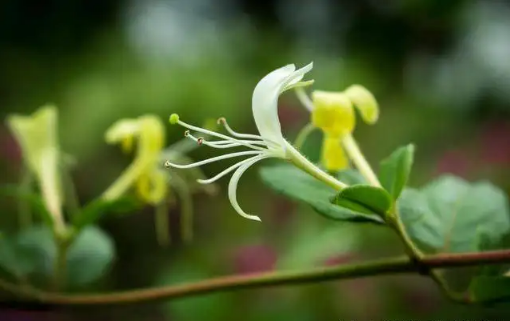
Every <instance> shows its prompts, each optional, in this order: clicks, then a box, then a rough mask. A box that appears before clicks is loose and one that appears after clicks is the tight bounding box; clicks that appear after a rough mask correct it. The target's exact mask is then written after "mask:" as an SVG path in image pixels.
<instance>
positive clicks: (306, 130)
mask: <svg viewBox="0 0 510 321" xmlns="http://www.w3.org/2000/svg"><path fill="white" fill-rule="evenodd" d="M315 129H316V127H315V126H314V125H313V124H312V123H308V124H306V125H305V127H303V128H302V129H301V130H300V131H299V133H298V135H297V137H296V140H295V141H294V147H296V148H297V149H298V150H300V149H301V147H303V144H304V143H305V141H306V139H307V138H308V136H309V135H310V134H311V133H312V132H313V131H314V130H315Z"/></svg>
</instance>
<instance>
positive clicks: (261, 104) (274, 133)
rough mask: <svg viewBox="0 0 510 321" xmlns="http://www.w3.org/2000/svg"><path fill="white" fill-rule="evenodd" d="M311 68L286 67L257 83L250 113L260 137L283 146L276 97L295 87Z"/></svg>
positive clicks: (309, 66) (311, 66)
mask: <svg viewBox="0 0 510 321" xmlns="http://www.w3.org/2000/svg"><path fill="white" fill-rule="evenodd" d="M312 68H313V63H310V64H308V65H307V66H305V67H303V68H301V69H298V70H296V67H295V66H294V65H293V64H292V65H287V66H284V67H282V68H279V69H276V70H274V71H272V72H271V73H269V74H268V75H267V76H265V77H264V78H262V80H260V81H259V83H258V84H257V86H255V90H254V91H253V97H252V111H253V118H254V119H255V124H256V125H257V129H258V131H259V133H260V135H261V136H262V137H263V138H264V139H267V140H272V141H275V142H278V143H280V144H281V145H283V140H284V139H283V136H282V130H281V126H280V120H279V119H278V97H279V96H280V94H281V93H282V92H283V91H285V90H286V89H287V87H290V86H292V85H295V84H296V83H298V82H299V81H301V79H303V76H304V75H305V73H307V72H308V71H310V70H311V69H312Z"/></svg>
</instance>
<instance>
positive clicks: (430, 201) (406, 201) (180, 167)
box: [0, 63, 510, 304]
mask: <svg viewBox="0 0 510 321" xmlns="http://www.w3.org/2000/svg"><path fill="white" fill-rule="evenodd" d="M312 67H313V65H312V64H311V63H310V64H308V65H306V66H304V67H302V68H300V69H296V67H295V65H293V64H289V65H286V66H283V67H281V68H278V69H276V70H274V71H272V72H270V73H269V74H267V75H266V76H264V77H263V78H262V79H261V80H260V81H259V82H258V83H257V84H256V86H255V89H254V91H253V94H252V99H251V112H252V115H253V120H254V122H255V125H256V127H257V131H258V133H241V132H237V131H234V130H233V129H232V128H231V127H230V125H229V124H228V123H227V121H226V119H225V118H219V119H218V122H217V124H218V125H221V126H222V127H223V128H224V130H225V133H220V132H218V131H217V130H216V129H215V128H212V127H214V126H210V125H205V126H204V127H199V126H194V125H191V124H188V123H186V122H184V121H183V120H182V119H181V118H180V117H179V116H178V115H177V114H171V115H170V118H169V121H170V123H171V124H174V125H180V126H182V127H184V128H185V129H186V131H185V136H186V137H185V138H184V139H181V140H179V141H178V142H177V143H175V144H172V145H170V146H168V147H166V148H165V135H164V126H163V124H162V122H161V121H160V120H159V118H157V117H156V116H153V115H145V116H141V117H139V118H135V119H121V120H119V121H118V122H116V123H115V124H113V125H112V126H111V128H110V129H109V130H108V131H107V132H106V135H105V138H106V141H107V142H108V143H110V144H114V143H115V144H117V143H119V144H121V146H122V148H123V150H124V151H126V152H131V151H133V150H135V148H134V145H135V144H136V154H135V157H134V160H133V162H132V163H131V165H130V166H129V167H128V168H127V169H126V170H125V171H124V172H123V173H122V174H121V175H120V176H119V177H118V178H117V179H116V180H115V181H114V182H113V183H112V184H111V186H110V187H109V188H108V189H107V190H106V191H105V192H104V193H103V194H102V195H101V196H100V197H99V198H97V199H95V200H93V201H91V202H89V203H88V204H86V205H85V206H78V210H77V211H75V212H76V213H74V214H72V215H71V213H68V212H69V211H67V210H65V208H64V207H63V206H62V204H63V196H62V195H64V193H63V192H62V191H63V190H69V189H70V188H71V186H70V185H69V184H66V183H65V182H64V180H61V179H60V175H59V174H58V173H59V171H58V165H57V164H58V162H59V159H60V158H61V157H62V152H61V151H60V148H59V147H58V141H57V138H56V137H57V135H56V132H57V130H56V128H57V127H56V122H57V121H56V119H57V115H56V109H55V108H54V107H45V108H42V109H41V110H40V111H37V112H36V113H34V115H32V116H31V117H25V116H12V117H10V118H9V120H8V123H9V126H10V128H11V130H12V132H13V133H14V135H15V137H16V139H17V140H18V142H19V144H20V146H21V149H22V152H23V159H24V162H25V164H26V167H27V168H28V169H29V172H30V173H32V174H33V176H34V177H35V178H36V181H37V182H38V186H39V190H40V195H41V197H40V199H41V201H40V202H38V201H39V199H38V198H37V196H38V195H36V197H35V199H36V201H37V202H36V203H37V204H39V205H40V203H42V204H43V211H42V212H43V213H46V214H43V215H42V216H43V218H44V219H43V222H44V224H43V226H42V227H43V229H42V231H41V228H40V226H38V227H37V228H36V229H35V230H34V229H32V230H30V229H24V230H23V229H22V231H21V233H20V234H19V235H14V236H10V235H6V236H4V235H3V234H2V238H1V239H0V268H3V269H4V270H7V272H9V273H10V274H12V275H14V276H15V277H18V281H19V282H25V281H26V279H27V278H26V276H27V275H29V276H30V273H33V272H34V270H35V269H37V268H39V269H42V270H44V269H47V264H45V262H47V261H48V260H43V261H44V262H43V263H44V264H42V265H41V262H42V261H41V260H34V262H32V263H30V262H31V261H30V260H28V261H25V260H18V259H17V256H16V255H15V254H13V253H17V252H16V251H21V252H23V251H25V250H26V248H24V247H26V246H27V244H28V245H29V246H30V247H34V248H37V249H40V251H39V252H38V253H46V255H47V256H48V257H49V258H50V260H51V261H53V262H54V268H53V269H50V272H51V273H53V274H54V275H55V279H56V280H59V279H65V280H67V281H68V282H69V281H70V280H79V281H80V282H81V283H80V282H79V283H80V284H88V283H90V282H92V281H93V280H95V279H97V278H98V276H99V275H101V274H102V273H104V271H105V269H106V267H107V266H108V265H109V264H110V263H111V261H112V259H113V255H114V254H113V253H114V252H113V246H112V241H111V240H110V239H109V238H108V236H107V235H106V234H104V233H103V232H101V231H100V230H99V229H98V228H97V227H94V223H95V222H96V221H97V220H98V219H99V218H101V217H102V216H103V215H106V214H108V213H110V212H115V211H119V208H118V207H119V206H120V205H119V204H120V203H121V202H122V200H123V199H124V197H126V196H129V195H130V194H131V191H134V193H133V194H135V195H136V196H137V200H138V203H137V204H138V205H140V204H139V203H141V204H142V205H150V206H154V207H155V208H156V209H161V208H164V207H163V205H162V204H168V202H171V201H172V200H173V193H172V192H173V191H175V192H176V194H179V196H180V199H181V207H182V208H183V212H187V213H190V211H191V210H190V209H191V199H190V196H191V194H192V193H193V192H194V191H196V190H197V189H199V186H202V187H204V188H206V191H212V190H211V189H207V187H211V186H215V185H213V183H215V182H216V181H218V180H219V179H221V178H222V177H224V176H226V175H228V174H232V177H231V178H230V182H229V184H228V191H227V194H228V198H229V200H230V203H231V205H232V207H233V209H234V210H235V211H236V212H237V213H238V214H240V215H241V216H242V217H245V218H247V219H250V220H255V221H261V219H260V217H259V216H258V215H255V214H248V213H247V212H246V211H244V210H243V209H242V208H241V206H240V205H239V203H238V201H237V193H236V192H237V186H238V184H239V181H240V178H241V176H242V175H243V173H244V172H245V171H246V170H248V169H249V168H250V167H252V166H253V165H255V163H257V162H259V161H261V160H264V159H269V158H273V159H276V160H278V161H280V163H279V164H277V165H271V166H264V167H262V168H261V169H260V176H261V178H262V180H263V181H264V183H266V184H267V185H268V186H269V187H271V188H273V189H274V190H275V191H276V192H278V193H280V194H281V195H283V196H285V197H289V198H292V199H294V200H297V201H299V202H301V203H304V204H307V205H309V206H310V207H311V208H312V209H313V210H314V211H315V212H317V213H318V214H320V215H322V216H324V217H325V218H327V219H329V222H330V224H331V225H332V226H334V224H360V223H364V224H373V225H376V226H378V227H380V228H388V229H391V230H392V231H393V232H395V233H396V235H397V236H398V237H399V238H400V239H401V240H402V242H403V244H404V246H405V250H406V256H405V257H398V258H392V259H384V260H379V261H374V262H368V263H362V264H347V265H340V266H336V267H330V268H324V267H320V268H318V269H312V270H306V271H302V272H295V273H294V272H293V273H290V274H289V273H280V272H274V273H273V274H270V273H264V274H251V275H248V276H243V277H240V276H234V277H233V278H229V277H223V278H218V279H213V280H205V281H201V282H198V283H195V284H190V285H189V286H186V285H178V286H176V287H172V286H170V287H168V288H163V289H161V288H158V289H152V290H145V291H133V292H128V293H111V294H104V295H97V294H96V295H89V296H87V295H83V296H81V295H64V294H55V293H47V292H43V291H40V290H37V289H34V288H33V287H32V286H33V285H28V286H27V285H26V284H24V286H23V287H22V288H20V287H19V286H16V285H14V284H11V283H8V282H5V281H3V280H1V279H0V288H3V289H5V290H8V291H10V292H12V293H14V294H17V295H20V296H23V297H25V298H29V299H30V298H31V299H37V300H39V301H43V302H48V303H53V304H106V303H129V302H142V301H146V300H152V299H161V298H165V297H166V298H171V297H179V296H187V295H193V294H195V295H196V294H199V293H207V292H213V291H219V290H226V289H236V288H243V287H253V286H262V285H277V284H278V285H281V284H295V283H305V282H316V281H325V280H331V279H343V278H353V277H361V276H368V275H377V274H387V273H408V272H412V273H419V274H421V275H425V276H428V277H430V278H431V279H432V280H434V281H435V282H436V283H437V285H438V286H439V287H440V288H441V289H442V290H443V291H444V293H445V294H446V295H447V296H448V297H449V298H451V299H452V300H454V301H457V302H461V303H489V302H499V301H504V300H509V299H510V278H509V277H508V275H509V272H508V271H509V266H508V265H507V264H508V263H510V244H509V243H508V240H509V239H510V237H508V236H509V235H510V214H509V211H508V200H507V197H506V195H505V194H504V193H503V192H502V191H501V190H500V189H499V188H498V187H496V186H494V185H493V184H491V183H489V182H486V181H481V182H474V183H470V182H468V181H466V180H464V179H461V178H458V177H455V176H452V175H446V176H442V177H439V178H436V179H434V180H433V181H432V182H430V183H428V184H426V185H425V186H423V187H421V188H416V187H411V186H409V182H408V181H409V178H410V176H411V169H412V164H413V161H414V153H415V147H414V145H413V144H408V145H405V146H401V147H398V148H397V149H396V150H395V151H394V152H392V153H391V154H390V156H388V157H387V158H385V159H383V160H382V161H381V162H380V163H379V166H378V168H377V171H376V170H374V169H373V168H372V166H371V165H370V164H369V162H368V161H367V160H366V158H365V157H364V155H363V153H362V149H361V148H360V147H359V145H358V143H357V142H356V141H355V139H354V137H353V132H354V129H355V127H356V117H357V116H356V114H357V113H358V114H359V115H360V117H361V119H362V120H363V122H361V123H362V124H363V123H365V124H368V125H374V124H375V123H376V122H377V121H378V119H379V116H380V115H379V114H380V111H381V112H382V111H384V103H382V104H379V103H378V102H377V100H376V99H375V96H374V95H373V94H372V93H371V92H370V91H369V90H368V89H366V88H365V87H363V86H361V85H352V86H349V87H347V89H345V90H343V91H338V92H326V91H323V90H320V89H319V90H314V91H312V93H311V95H310V96H308V95H307V94H306V92H305V90H304V88H305V87H310V86H312V85H313V80H303V79H304V78H305V75H306V74H307V73H309V72H310V71H311V70H312ZM289 90H294V91H295V92H296V93H297V95H298V98H299V101H300V102H301V103H302V104H303V105H304V107H305V108H307V109H308V110H309V111H310V122H309V124H307V125H304V128H303V130H302V131H301V132H300V134H299V135H298V137H297V139H296V140H295V143H294V144H292V143H290V140H289V139H288V135H284V134H283V133H282V129H281V125H280V121H279V119H278V100H279V97H280V96H281V95H282V94H284V93H285V92H287V91H289ZM380 105H381V106H380ZM381 114H382V113H381ZM314 129H319V130H320V131H321V132H322V134H323V142H322V146H321V158H320V162H319V164H315V163H314V162H312V161H311V160H309V159H308V158H307V157H306V155H304V154H303V152H302V151H301V146H302V144H303V142H304V140H305V139H306V137H307V135H308V134H309V133H310V132H311V130H314ZM198 146H207V147H211V148H214V149H219V150H229V151H230V150H231V149H234V148H236V149H242V150H236V151H232V152H228V153H224V154H222V155H219V156H215V157H212V158H209V159H204V160H201V161H198V162H193V160H192V159H191V158H189V157H188V156H187V155H186V154H187V153H188V152H190V151H191V150H193V149H194V148H197V147H198ZM231 158H242V160H240V161H238V162H237V163H236V164H234V165H232V166H229V167H227V168H225V169H224V170H223V171H221V172H220V173H218V174H216V175H214V176H212V177H210V178H207V177H205V175H204V174H203V172H202V171H201V170H200V168H201V167H202V166H204V165H207V164H210V163H213V162H217V161H222V160H226V159H231ZM351 163H352V164H353V165H354V166H352V167H351ZM163 165H165V166H163ZM190 180H195V181H196V182H191V181H190ZM30 196H31V198H30V199H31V200H32V199H34V197H33V196H34V195H30ZM130 209H132V207H130ZM124 210H126V209H124ZM163 212H164V211H161V213H163ZM183 215H185V214H184V213H183ZM156 217H159V216H158V215H156ZM165 217H166V216H165ZM187 217H188V216H187ZM187 222H188V223H189V222H190V221H189V220H188V221H187ZM34 224H35V223H34ZM160 225H161V224H160ZM161 226H167V222H165V224H162V225H161ZM186 226H188V228H189V227H190V226H191V224H188V225H186ZM48 227H50V228H49V230H50V231H51V232H52V233H49V234H48V233H41V232H44V231H45V230H44V228H46V230H48ZM186 233H190V231H189V230H188V232H186ZM186 233H184V232H183V235H184V234H186ZM48 235H49V236H48ZM187 235H190V234H187ZM48 237H49V240H50V242H49V243H48V242H47V241H48ZM51 241H54V244H53V243H52V242H51ZM340 241H341V240H340ZM48 244H50V245H48ZM23 253H25V252H23ZM91 253H93V254H91ZM20 261H21V262H20ZM26 262H29V263H30V264H25V263H26ZM36 262H38V263H36ZM37 264H39V265H37ZM489 264H490V265H491V266H490V268H489V267H488V265H489ZM464 266H478V267H479V268H478V269H470V270H469V271H463V273H455V274H456V280H454V279H452V278H451V273H449V270H448V269H447V268H452V267H464ZM66 271H79V273H77V274H74V275H73V277H74V278H73V279H69V278H66V276H67V275H68V274H67V273H66ZM464 272H465V273H464ZM69 273H71V272H69ZM461 274H462V275H461ZM459 276H462V277H464V279H463V282H462V285H463V286H462V287H459V286H453V284H454V281H455V285H458V284H459V282H458V281H459V280H458V278H459ZM56 284H57V285H59V284H61V282H57V283H56ZM56 288H58V287H56ZM60 289H62V287H60Z"/></svg>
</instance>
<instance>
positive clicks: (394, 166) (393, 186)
mask: <svg viewBox="0 0 510 321" xmlns="http://www.w3.org/2000/svg"><path fill="white" fill-rule="evenodd" d="M413 156H414V145H412V144H410V145H407V146H403V147H400V148H398V149H397V150H395V151H394V152H393V153H392V154H391V155H390V156H389V157H388V158H386V159H384V160H383V161H381V163H380V165H379V180H380V181H381V185H382V186H383V187H384V188H385V189H386V190H387V191H388V192H389V193H390V194H391V195H392V196H393V199H394V200H397V199H398V197H399V196H400V193H401V192H402V190H403V189H404V187H405V186H406V184H407V180H408V179H409V175H410V174H411V167H412V165H413Z"/></svg>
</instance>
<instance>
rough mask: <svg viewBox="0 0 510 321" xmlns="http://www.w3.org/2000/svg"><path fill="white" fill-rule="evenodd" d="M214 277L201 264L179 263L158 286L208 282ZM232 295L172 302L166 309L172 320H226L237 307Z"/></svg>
mask: <svg viewBox="0 0 510 321" xmlns="http://www.w3.org/2000/svg"><path fill="white" fill-rule="evenodd" d="M210 277H212V276H211V275H210V274H209V273H208V272H207V271H206V270H205V268H204V267H203V266H201V265H200V264H192V263H190V262H178V263H177V264H173V265H172V266H171V267H170V268H169V269H168V272H165V274H163V275H162V277H161V278H160V280H159V282H158V284H165V285H167V284H176V285H178V284H184V283H188V282H193V281H200V280H206V279H208V278H210ZM233 299H234V296H233V295H232V293H219V294H211V295H206V296H197V297H190V298H183V299H179V300H174V301H172V300H170V301H168V303H165V304H164V309H165V311H166V312H167V314H168V316H169V318H171V319H172V320H182V321H187V320H190V321H195V320H211V321H214V320H218V321H219V320H226V319H227V317H228V313H229V311H230V310H232V309H233V307H234V306H235V302H234V300H233Z"/></svg>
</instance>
